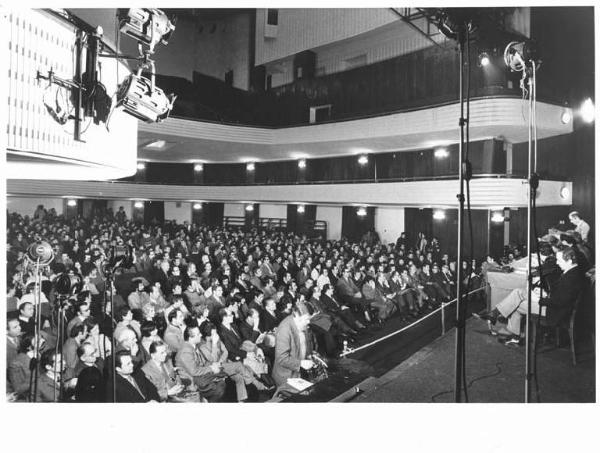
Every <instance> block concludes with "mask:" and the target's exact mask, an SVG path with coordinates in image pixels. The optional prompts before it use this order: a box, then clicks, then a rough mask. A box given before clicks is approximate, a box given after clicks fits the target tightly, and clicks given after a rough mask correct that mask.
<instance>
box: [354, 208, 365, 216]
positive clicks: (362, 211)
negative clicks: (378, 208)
mask: <svg viewBox="0 0 600 453" xmlns="http://www.w3.org/2000/svg"><path fill="white" fill-rule="evenodd" d="M356 215H357V216H359V217H365V216H366V215H367V208H358V209H357V210H356Z"/></svg>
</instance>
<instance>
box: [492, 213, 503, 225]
mask: <svg viewBox="0 0 600 453" xmlns="http://www.w3.org/2000/svg"><path fill="white" fill-rule="evenodd" d="M492 222H494V223H502V222H504V214H502V213H501V212H494V213H493V214H492Z"/></svg>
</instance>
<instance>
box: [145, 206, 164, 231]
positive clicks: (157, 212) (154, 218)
mask: <svg viewBox="0 0 600 453" xmlns="http://www.w3.org/2000/svg"><path fill="white" fill-rule="evenodd" d="M164 222H165V203H164V201H145V202H144V223H145V224H146V225H148V224H150V223H159V224H163V223H164Z"/></svg>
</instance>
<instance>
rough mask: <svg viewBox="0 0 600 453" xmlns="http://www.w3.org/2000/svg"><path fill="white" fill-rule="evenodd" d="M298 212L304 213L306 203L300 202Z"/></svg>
mask: <svg viewBox="0 0 600 453" xmlns="http://www.w3.org/2000/svg"><path fill="white" fill-rule="evenodd" d="M296 212H298V214H304V205H303V204H299V205H298V207H297V208H296Z"/></svg>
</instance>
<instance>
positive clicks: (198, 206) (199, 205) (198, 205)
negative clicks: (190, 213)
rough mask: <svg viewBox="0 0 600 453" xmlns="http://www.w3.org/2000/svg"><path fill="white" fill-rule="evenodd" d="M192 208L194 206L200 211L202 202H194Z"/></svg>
mask: <svg viewBox="0 0 600 453" xmlns="http://www.w3.org/2000/svg"><path fill="white" fill-rule="evenodd" d="M192 208H194V210H196V211H199V210H200V209H202V203H194V205H193V206H192Z"/></svg>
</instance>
